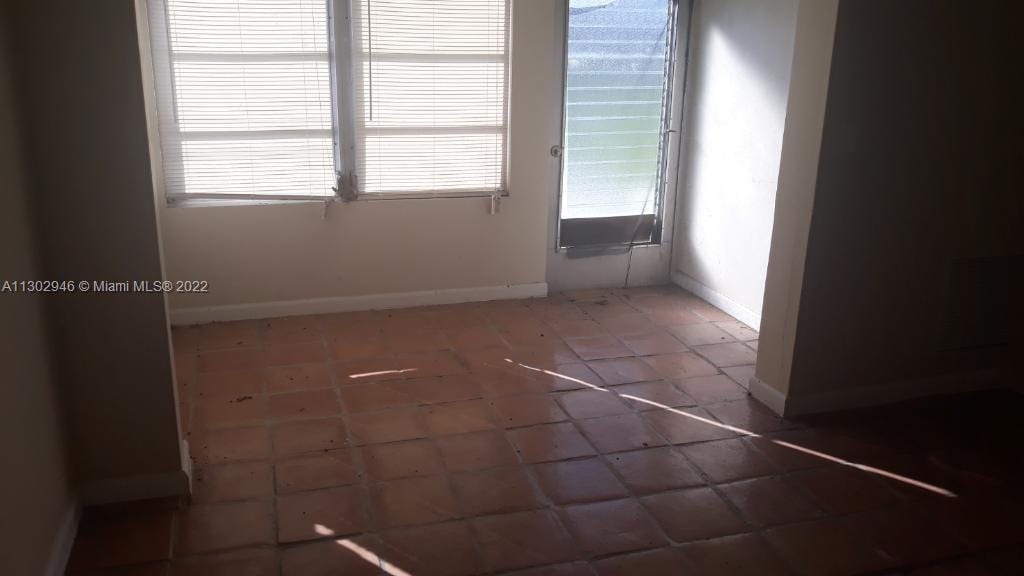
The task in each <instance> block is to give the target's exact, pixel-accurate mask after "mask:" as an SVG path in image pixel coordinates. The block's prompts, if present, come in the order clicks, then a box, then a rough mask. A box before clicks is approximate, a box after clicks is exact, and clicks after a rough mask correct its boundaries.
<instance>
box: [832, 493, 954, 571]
mask: <svg viewBox="0 0 1024 576" xmlns="http://www.w3.org/2000/svg"><path fill="white" fill-rule="evenodd" d="M844 525H845V527H846V528H848V529H849V530H851V531H852V532H854V533H856V534H858V535H859V536H861V537H863V538H864V539H865V540H868V541H870V542H872V543H874V544H875V545H876V546H877V547H878V548H879V549H880V550H881V551H882V552H884V553H885V554H886V555H887V556H889V557H891V558H894V559H896V560H897V561H899V562H900V563H901V564H906V565H921V564H927V563H931V562H935V561H938V560H941V559H944V558H950V557H952V556H956V555H958V554H962V553H964V552H967V551H968V547H967V546H966V545H964V544H962V543H961V542H960V541H959V540H958V539H957V534H956V533H957V532H958V530H957V529H956V528H953V529H950V528H947V527H946V526H943V525H942V524H941V523H939V522H935V521H934V519H933V518H931V517H930V516H928V515H927V514H926V513H923V512H922V511H921V510H919V509H916V508H915V507H913V506H895V507H892V508H884V509H881V510H872V511H870V512H864V513H860V514H854V515H851V516H847V517H845V518H844Z"/></svg>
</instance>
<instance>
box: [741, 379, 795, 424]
mask: <svg viewBox="0 0 1024 576" xmlns="http://www.w3.org/2000/svg"><path fill="white" fill-rule="evenodd" d="M747 389H748V390H750V395H751V396H753V397H754V399H755V400H757V401H758V402H760V403H761V404H764V405H765V406H767V407H768V409H770V410H771V411H772V412H775V413H776V414H778V415H779V416H785V415H786V399H787V397H786V395H785V394H783V393H782V392H780V391H779V389H778V388H776V387H775V386H772V385H771V384H768V383H767V382H765V381H764V380H761V379H760V378H758V377H757V376H751V378H750V382H749V384H748V385H747Z"/></svg>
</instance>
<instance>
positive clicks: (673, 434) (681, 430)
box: [641, 408, 736, 444]
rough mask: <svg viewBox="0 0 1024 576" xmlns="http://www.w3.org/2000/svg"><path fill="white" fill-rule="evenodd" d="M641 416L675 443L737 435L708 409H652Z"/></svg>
mask: <svg viewBox="0 0 1024 576" xmlns="http://www.w3.org/2000/svg"><path fill="white" fill-rule="evenodd" d="M641 417H642V418H643V419H644V420H646V421H647V423H648V424H650V425H651V426H652V427H653V428H654V429H655V430H657V431H658V433H659V434H661V435H662V436H664V437H665V439H666V440H668V441H669V442H671V443H673V444H687V443H690V442H703V441H707V440H720V439H722V438H732V437H734V436H736V433H735V432H732V431H731V430H729V429H728V428H726V427H723V426H721V425H719V424H718V422H717V421H716V420H715V419H714V418H712V417H711V414H709V413H708V412H707V411H705V410H702V409H700V408H674V409H672V410H671V411H670V410H652V411H650V412H644V413H643V414H642V415H641Z"/></svg>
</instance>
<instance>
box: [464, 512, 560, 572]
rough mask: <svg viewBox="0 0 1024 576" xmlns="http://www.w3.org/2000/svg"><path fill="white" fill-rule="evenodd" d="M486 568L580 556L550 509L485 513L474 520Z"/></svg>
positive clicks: (508, 568)
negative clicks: (485, 514)
mask: <svg viewBox="0 0 1024 576" xmlns="http://www.w3.org/2000/svg"><path fill="white" fill-rule="evenodd" d="M472 525H473V531H474V533H475V535H476V539H477V543H478V545H479V547H480V553H481V555H482V559H483V563H484V569H485V570H487V571H491V572H499V571H503V570H513V569H516V568H526V567H529V566H542V565H545V564H555V563H558V562H567V561H570V560H574V559H576V557H577V555H578V552H577V550H576V545H575V543H574V542H573V540H572V538H571V537H570V536H569V533H568V532H566V530H565V528H564V527H563V526H562V523H561V521H560V520H559V519H558V517H557V516H556V515H555V513H554V512H552V511H550V510H535V511H531V512H516V513H513V514H505V515H501V516H485V517H481V518H475V519H473V521H472Z"/></svg>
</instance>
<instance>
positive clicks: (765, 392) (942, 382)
mask: <svg viewBox="0 0 1024 576" xmlns="http://www.w3.org/2000/svg"><path fill="white" fill-rule="evenodd" d="M1005 385H1006V380H1005V379H1004V378H1000V373H999V372H998V371H995V370H991V371H981V372H967V373H960V374H949V375H942V376H936V377H930V378H921V379H917V380H907V381H903V382H891V383H888V384H883V385H878V386H865V387H857V388H847V389H843V390H832V391H827V392H820V393H817V394H808V395H793V394H788V395H787V394H783V393H782V392H779V391H778V390H776V389H775V388H774V387H772V386H770V385H768V384H766V383H765V382H763V381H761V380H760V379H758V378H756V377H755V378H752V379H751V381H750V393H751V394H752V395H753V396H754V398H756V399H757V400H758V401H760V402H761V403H762V404H764V405H765V406H767V407H769V408H771V409H772V411H773V412H775V413H776V414H779V415H783V416H787V417H792V416H804V415H808V414H819V413H823V412H838V411H841V410H853V409H855V408H867V407H869V406H879V405H883V404H892V403H895V402H902V401H904V400H912V399H915V398H923V397H926V396H943V395H947V394H961V393H965V392H976V391H979V390H988V389H993V388H1001V387H1004V386H1005Z"/></svg>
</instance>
